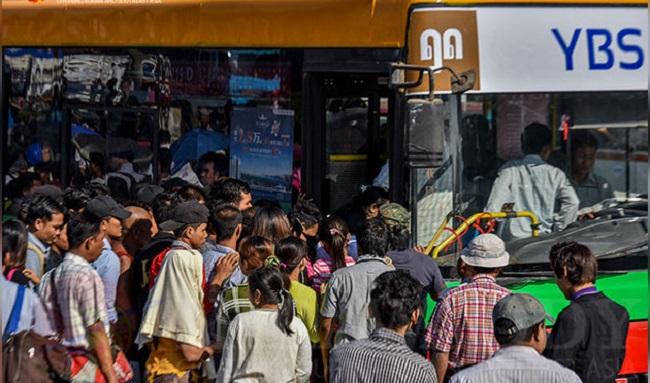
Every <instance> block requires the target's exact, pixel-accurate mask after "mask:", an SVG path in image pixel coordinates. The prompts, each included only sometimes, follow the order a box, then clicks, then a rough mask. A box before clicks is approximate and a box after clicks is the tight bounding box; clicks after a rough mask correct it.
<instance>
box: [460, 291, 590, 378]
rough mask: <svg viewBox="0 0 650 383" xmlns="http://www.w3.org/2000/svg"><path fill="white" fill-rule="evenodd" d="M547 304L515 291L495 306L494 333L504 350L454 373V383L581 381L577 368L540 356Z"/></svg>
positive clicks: (543, 343)
mask: <svg viewBox="0 0 650 383" xmlns="http://www.w3.org/2000/svg"><path fill="white" fill-rule="evenodd" d="M546 319H550V318H549V317H548V316H547V315H546V312H545V311H544V306H542V304H541V303H540V302H539V301H538V300H537V299H535V298H534V297H533V296H532V295H529V294H511V295H508V296H507V297H505V298H503V299H501V300H500V301H499V302H497V304H496V305H495V306H494V310H493V311H492V320H493V322H494V336H495V337H496V339H497V342H499V345H500V346H501V349H500V350H499V351H497V352H496V353H495V354H494V355H493V356H492V358H490V359H488V360H486V361H485V362H482V363H480V364H477V365H476V366H473V367H470V368H468V369H465V370H463V371H461V372H459V373H457V374H456V375H454V376H453V377H452V378H451V380H450V383H483V382H485V383H488V382H527V383H579V382H580V378H579V377H578V375H576V374H575V373H574V372H573V371H571V370H569V369H568V368H565V367H563V366H562V365H560V364H559V363H557V362H555V361H552V360H550V359H546V358H544V357H543V356H542V355H540V354H541V353H542V352H543V351H544V347H546V325H545V321H546Z"/></svg>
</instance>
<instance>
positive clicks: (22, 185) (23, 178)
mask: <svg viewBox="0 0 650 383" xmlns="http://www.w3.org/2000/svg"><path fill="white" fill-rule="evenodd" d="M35 181H38V182H41V177H40V176H39V175H38V174H36V173H34V172H26V173H23V174H21V175H20V176H18V178H17V182H18V190H17V192H18V196H22V195H23V194H24V193H25V192H26V191H27V190H29V189H30V188H31V187H32V186H34V182H35Z"/></svg>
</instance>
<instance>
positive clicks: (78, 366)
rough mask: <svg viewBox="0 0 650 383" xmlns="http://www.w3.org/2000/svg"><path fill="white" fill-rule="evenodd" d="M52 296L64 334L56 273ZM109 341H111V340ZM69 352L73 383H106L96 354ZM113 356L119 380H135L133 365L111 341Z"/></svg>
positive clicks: (53, 274) (59, 328)
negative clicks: (76, 382) (75, 382)
mask: <svg viewBox="0 0 650 383" xmlns="http://www.w3.org/2000/svg"><path fill="white" fill-rule="evenodd" d="M50 283H51V285H52V296H53V300H54V303H55V304H54V306H55V308H56V309H55V310H54V311H55V312H56V315H55V316H56V322H57V327H58V330H59V332H60V333H61V334H63V317H62V315H61V308H60V307H59V300H58V295H57V291H56V272H52V281H51V282H50ZM109 341H111V340H110V339H109ZM68 352H69V354H70V357H71V359H72V365H71V369H70V370H71V376H72V381H73V382H74V381H79V382H95V383H105V382H106V378H105V377H104V373H103V372H102V371H101V369H100V368H99V363H98V362H97V358H96V357H95V354H93V353H92V352H90V351H89V350H86V349H81V348H74V347H69V348H68ZM111 354H112V357H113V371H115V375H117V380H118V381H119V382H120V383H127V382H129V381H131V379H133V371H132V370H131V365H130V364H129V361H128V359H127V358H126V355H124V352H122V350H120V348H119V347H118V346H117V345H114V344H113V342H112V341H111Z"/></svg>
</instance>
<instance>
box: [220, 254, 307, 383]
mask: <svg viewBox="0 0 650 383" xmlns="http://www.w3.org/2000/svg"><path fill="white" fill-rule="evenodd" d="M271 258H275V257H271ZM270 260H271V259H269V260H267V265H269V264H270V262H268V261H270ZM274 260H275V261H276V262H272V263H281V262H279V261H277V258H275V259H274ZM248 284H249V299H250V301H251V303H252V304H253V306H254V307H255V309H254V310H253V311H249V312H246V313H242V314H239V315H237V317H235V319H234V320H233V321H232V322H231V323H230V326H229V327H228V335H227V336H226V341H225V344H224V349H223V355H222V358H221V366H220V368H219V374H218V376H217V382H218V383H221V382H223V383H225V382H239V381H258V382H308V381H309V377H310V374H311V366H312V364H311V343H310V341H309V335H308V334H307V329H306V328H305V325H304V324H303V323H302V322H301V321H300V319H298V318H297V317H295V316H294V314H293V310H294V308H293V299H292V298H291V294H290V293H289V291H288V290H287V289H286V286H285V284H284V280H283V276H282V273H280V271H279V270H278V269H277V268H276V267H272V266H267V267H264V268H261V269H258V270H256V271H254V272H253V273H252V274H250V275H249V276H248Z"/></svg>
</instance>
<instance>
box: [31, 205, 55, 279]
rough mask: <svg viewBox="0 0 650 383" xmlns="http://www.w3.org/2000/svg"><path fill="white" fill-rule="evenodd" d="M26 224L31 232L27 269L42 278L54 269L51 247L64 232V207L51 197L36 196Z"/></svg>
mask: <svg viewBox="0 0 650 383" xmlns="http://www.w3.org/2000/svg"><path fill="white" fill-rule="evenodd" d="M25 223H26V224H27V229H28V230H29V233H28V234H27V235H28V238H27V239H28V245H27V256H26V259H25V267H26V268H27V269H30V270H32V271H33V272H34V274H36V275H37V276H38V277H39V278H40V277H42V276H43V274H45V272H47V271H48V270H49V269H51V267H52V265H51V264H50V263H49V254H50V248H49V246H50V245H52V244H53V243H54V242H56V241H57V239H58V238H59V235H60V234H61V230H63V225H64V224H65V222H64V215H63V207H62V206H61V204H59V203H58V202H56V201H55V200H54V199H52V198H51V197H48V196H43V195H39V196H36V197H34V198H33V199H32V200H31V201H30V202H29V204H28V205H27V210H26V214H25Z"/></svg>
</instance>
